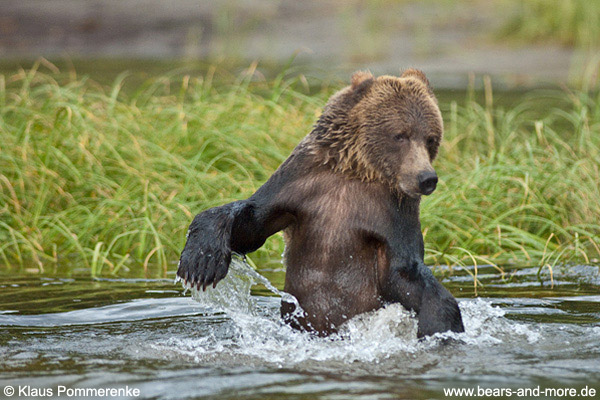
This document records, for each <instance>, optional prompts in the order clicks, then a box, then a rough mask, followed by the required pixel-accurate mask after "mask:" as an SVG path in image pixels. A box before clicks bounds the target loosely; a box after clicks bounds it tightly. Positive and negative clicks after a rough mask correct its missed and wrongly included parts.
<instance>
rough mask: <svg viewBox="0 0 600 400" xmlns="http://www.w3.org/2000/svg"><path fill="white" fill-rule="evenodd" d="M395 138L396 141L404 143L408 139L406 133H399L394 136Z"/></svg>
mask: <svg viewBox="0 0 600 400" xmlns="http://www.w3.org/2000/svg"><path fill="white" fill-rule="evenodd" d="M394 140H395V141H396V142H399V143H402V142H404V141H405V140H406V135H405V134H404V133H399V134H397V135H395V136H394Z"/></svg>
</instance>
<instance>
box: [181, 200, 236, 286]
mask: <svg viewBox="0 0 600 400" xmlns="http://www.w3.org/2000/svg"><path fill="white" fill-rule="evenodd" d="M230 225H231V218H230V216H229V215H228V213H227V212H226V210H224V209H222V208H220V207H218V208H215V209H210V210H207V211H205V212H203V213H201V214H198V215H197V216H196V217H195V218H194V221H192V224H191V225H190V229H189V231H188V237H187V241H186V243H185V247H184V249H183V252H182V253H181V258H180V259H179V267H178V269H177V276H178V277H179V278H181V279H182V280H183V282H184V285H185V286H186V287H188V286H189V287H190V288H194V287H195V288H196V289H197V290H200V288H201V287H202V290H206V287H207V286H209V285H212V286H213V288H214V287H215V286H216V285H217V283H218V282H219V281H220V280H221V279H223V278H224V277H225V275H227V270H228V269H229V263H230V262H231V249H230V248H229V238H230V232H231V226H230Z"/></svg>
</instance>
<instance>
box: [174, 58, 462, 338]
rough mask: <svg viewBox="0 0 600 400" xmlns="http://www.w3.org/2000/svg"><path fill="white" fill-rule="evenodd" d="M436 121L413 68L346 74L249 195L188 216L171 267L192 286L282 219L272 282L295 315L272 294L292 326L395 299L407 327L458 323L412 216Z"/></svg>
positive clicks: (317, 323) (210, 279)
mask: <svg viewBox="0 0 600 400" xmlns="http://www.w3.org/2000/svg"><path fill="white" fill-rule="evenodd" d="M442 131H443V125H442V118H441V114H440V111H439V108H438V106H437V101H436V99H435V97H434V95H433V92H432V90H431V86H430V85H429V82H428V81H427V78H425V75H424V74H423V73H422V72H420V71H417V70H413V69H409V70H407V71H405V72H404V73H403V74H402V75H401V76H400V77H393V76H380V77H377V78H376V77H374V76H373V75H372V74H370V73H368V72H357V73H355V74H354V75H353V76H352V82H351V85H350V86H348V87H346V88H344V89H342V90H340V91H339V92H337V93H336V94H334V95H333V96H332V97H331V98H330V100H329V101H328V103H327V104H326V106H325V108H324V110H323V113H322V115H321V117H320V118H319V120H318V121H317V123H316V124H315V126H314V128H313V130H312V131H311V133H309V134H308V135H307V136H306V137H305V138H304V139H303V140H302V142H301V143H300V144H299V145H298V146H297V147H296V148H295V149H294V151H293V152H292V154H291V155H290V157H289V158H288V159H287V160H286V161H285V162H284V163H283V164H282V165H281V166H280V167H279V169H278V170H277V171H276V172H275V173H274V174H273V176H271V178H270V179H269V180H268V181H267V182H266V183H265V184H264V185H263V186H262V187H261V188H260V189H259V190H258V191H257V192H256V193H255V194H254V195H253V196H251V197H250V198H249V199H247V200H242V201H239V202H234V203H229V204H226V205H223V206H221V207H215V208H212V209H209V210H206V211H204V212H203V213H201V214H199V215H197V216H196V218H195V219H194V221H193V222H192V224H191V225H190V232H189V237H188V241H187V243H186V247H185V248H184V251H183V253H182V256H181V259H180V267H179V269H178V272H177V274H178V276H180V277H181V278H182V279H184V280H185V281H186V282H189V283H191V284H192V285H194V284H196V285H198V287H200V286H201V285H202V286H203V287H204V286H206V285H208V284H216V282H218V281H219V280H220V279H222V278H223V277H224V276H225V274H226V273H227V268H228V265H229V261H230V259H231V252H233V251H234V252H238V253H242V254H245V253H248V252H251V251H254V250H256V249H258V248H259V247H260V246H262V244H263V243H264V241H265V240H266V238H267V237H269V236H270V235H272V234H274V233H275V232H278V231H280V230H284V237H285V240H286V251H285V264H286V267H287V270H286V279H285V288H284V290H285V291H286V292H288V293H290V294H292V295H294V296H295V297H296V298H297V300H298V302H299V303H300V305H301V308H302V310H303V311H302V312H303V314H302V315H301V316H299V315H296V314H295V313H294V310H295V309H296V307H295V306H294V305H293V304H291V303H286V302H283V303H282V310H281V311H282V316H283V318H284V319H285V320H286V321H287V322H288V323H290V324H292V325H293V326H296V327H299V328H303V329H307V330H312V331H316V332H318V333H329V332H332V331H335V330H336V328H337V327H338V326H339V325H340V324H342V323H343V322H344V321H345V320H347V319H349V318H351V317H353V316H354V315H357V314H360V313H363V312H367V311H371V310H374V309H377V308H379V307H381V306H382V305H383V304H384V303H386V302H400V303H401V304H403V305H404V306H405V307H406V308H408V309H412V310H414V311H415V312H416V313H417V314H418V315H419V332H418V334H419V336H424V335H430V334H433V333H436V332H443V331H446V330H453V331H455V332H461V331H462V330H463V326H462V320H461V317H460V311H459V309H458V306H457V303H456V300H455V299H454V298H453V297H452V296H451V295H450V293H449V292H448V291H447V290H446V289H445V288H444V287H443V286H442V285H441V284H440V283H439V282H437V280H436V279H435V278H434V277H433V275H432V274H431V271H430V270H429V269H428V268H427V266H425V264H424V263H423V256H424V245H423V236H422V233H421V225H420V221H419V203H420V195H421V194H422V192H423V189H422V188H420V187H419V179H418V177H419V174H422V173H423V172H424V171H425V172H428V171H429V172H431V173H432V174H434V172H433V167H432V165H431V163H432V161H433V159H434V158H435V157H436V155H437V151H438V146H439V143H440V141H441V138H442ZM428 193H431V191H429V192H428ZM428 193H425V194H428ZM215 255H217V256H215Z"/></svg>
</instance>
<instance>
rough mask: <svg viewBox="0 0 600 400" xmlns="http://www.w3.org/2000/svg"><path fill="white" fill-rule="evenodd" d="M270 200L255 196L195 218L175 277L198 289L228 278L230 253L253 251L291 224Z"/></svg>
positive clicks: (289, 219)
mask: <svg viewBox="0 0 600 400" xmlns="http://www.w3.org/2000/svg"><path fill="white" fill-rule="evenodd" d="M266 192H267V193H269V192H268V190H267V191H266ZM263 193H264V192H263ZM272 197H273V196H264V195H259V193H258V192H257V194H256V195H255V196H253V197H251V198H250V199H248V200H241V201H236V202H233V203H229V204H225V205H223V206H220V207H214V208H211V209H208V210H206V211H204V212H202V213H200V214H198V215H196V217H195V218H194V220H193V221H192V223H191V225H190V229H189V231H188V236H187V241H186V243H185V247H184V248H183V251H182V253H181V257H180V259H179V268H178V269H177V276H178V277H179V278H180V279H182V280H183V281H184V283H186V284H189V285H190V286H191V287H196V288H197V289H200V288H202V289H203V290H204V289H206V287H207V286H209V285H212V286H213V287H215V286H216V284H217V283H218V282H219V281H220V280H221V279H223V278H224V277H225V275H227V271H228V270H229V263H230V262H231V253H232V252H236V253H239V254H246V253H250V252H252V251H255V250H256V249H258V248H259V247H260V246H262V245H263V244H264V242H265V240H266V239H267V238H268V237H269V236H271V235H272V234H274V233H276V232H278V231H280V230H281V229H284V228H285V227H286V226H288V225H289V224H290V223H291V222H292V221H293V220H294V217H293V215H292V214H291V213H289V212H287V211H285V208H283V207H281V206H279V205H278V204H277V203H275V202H273V201H271V200H272Z"/></svg>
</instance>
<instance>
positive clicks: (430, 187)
mask: <svg viewBox="0 0 600 400" xmlns="http://www.w3.org/2000/svg"><path fill="white" fill-rule="evenodd" d="M417 179H418V181H419V191H420V192H421V193H422V194H424V195H425V196H428V195H430V194H431V193H433V191H434V190H435V187H436V186H437V182H438V177H437V174H436V173H435V171H423V172H421V173H420V174H419V175H418V176H417Z"/></svg>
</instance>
